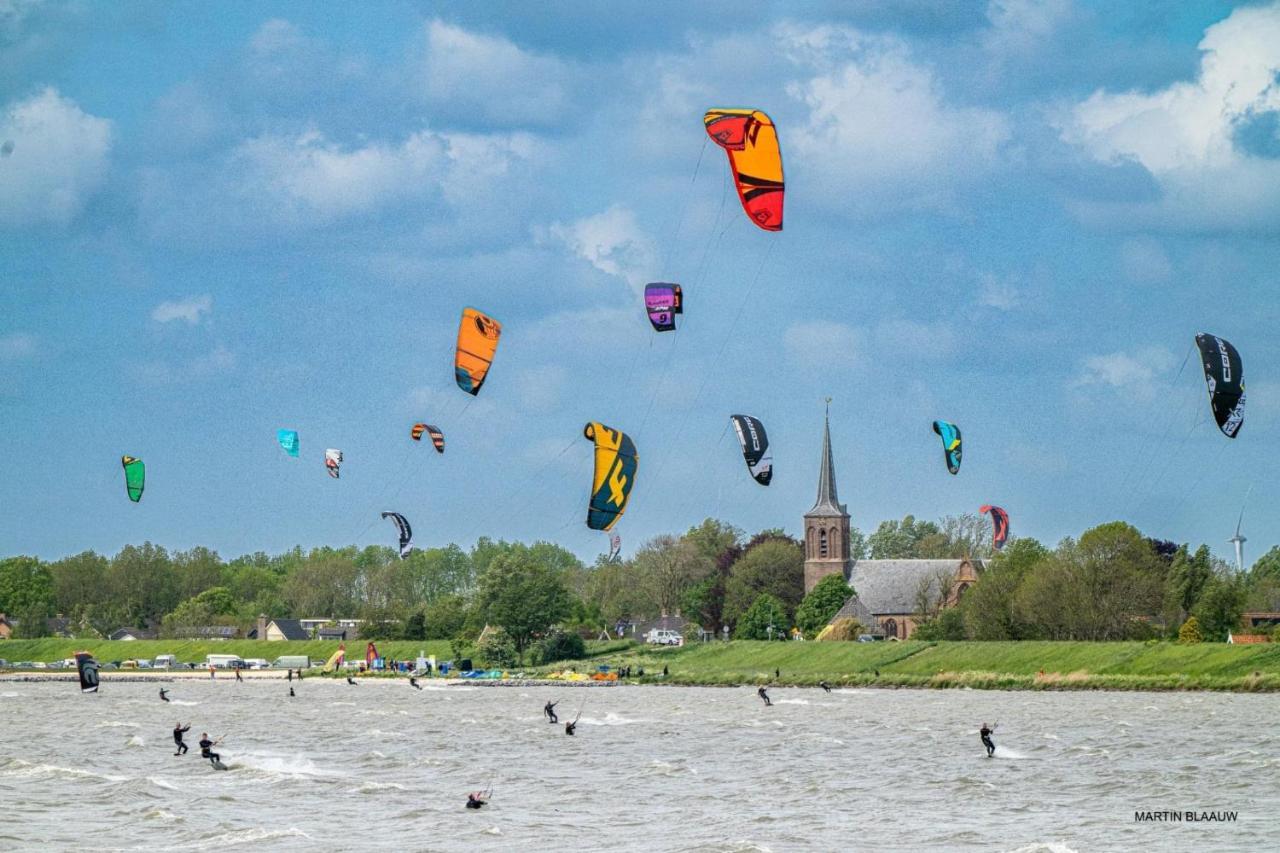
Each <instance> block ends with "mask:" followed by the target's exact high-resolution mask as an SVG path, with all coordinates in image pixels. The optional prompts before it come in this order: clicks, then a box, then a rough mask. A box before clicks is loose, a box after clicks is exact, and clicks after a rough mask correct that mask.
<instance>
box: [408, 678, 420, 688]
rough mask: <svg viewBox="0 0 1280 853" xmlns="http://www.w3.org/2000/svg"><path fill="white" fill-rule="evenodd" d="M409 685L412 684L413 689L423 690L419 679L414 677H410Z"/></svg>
mask: <svg viewBox="0 0 1280 853" xmlns="http://www.w3.org/2000/svg"><path fill="white" fill-rule="evenodd" d="M409 684H410V686H412V687H416V688H418V689H419V690H421V689H422V685H421V684H419V683H418V679H416V678H414V677H413V676H412V675H411V676H409Z"/></svg>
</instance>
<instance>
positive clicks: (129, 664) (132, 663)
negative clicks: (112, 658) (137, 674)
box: [120, 660, 138, 669]
mask: <svg viewBox="0 0 1280 853" xmlns="http://www.w3.org/2000/svg"><path fill="white" fill-rule="evenodd" d="M120 668H121V669H137V668H138V662H137V661H136V660H127V661H122V662H121V664H120Z"/></svg>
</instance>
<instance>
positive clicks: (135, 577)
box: [101, 542, 182, 627]
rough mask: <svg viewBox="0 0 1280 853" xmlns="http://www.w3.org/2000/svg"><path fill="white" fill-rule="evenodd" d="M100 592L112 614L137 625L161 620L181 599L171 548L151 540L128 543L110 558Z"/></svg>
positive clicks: (126, 622)
mask: <svg viewBox="0 0 1280 853" xmlns="http://www.w3.org/2000/svg"><path fill="white" fill-rule="evenodd" d="M101 592H102V595H103V598H104V599H105V600H106V602H107V603H108V605H109V609H110V610H111V612H112V615H114V616H116V617H117V618H118V619H119V620H120V621H121V622H124V623H125V624H128V625H138V626H146V625H150V624H153V623H156V622H159V621H160V619H161V618H162V617H163V616H164V615H165V614H166V613H169V612H170V611H171V610H173V609H174V608H175V607H177V606H178V602H179V601H181V600H182V596H181V594H180V593H179V591H178V583H177V577H176V575H175V574H174V572H173V562H172V561H171V560H170V559H169V552H168V551H166V550H165V549H164V548H161V547H160V546H158V545H152V544H151V543H150V542H144V543H142V545H140V546H138V545H126V546H125V547H124V548H121V549H120V553H118V554H116V555H115V556H114V557H112V558H111V566H110V568H108V570H107V577H106V582H105V583H104V584H103V587H102V590H101ZM113 627H118V626H113Z"/></svg>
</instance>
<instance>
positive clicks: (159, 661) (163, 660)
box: [152, 655, 178, 669]
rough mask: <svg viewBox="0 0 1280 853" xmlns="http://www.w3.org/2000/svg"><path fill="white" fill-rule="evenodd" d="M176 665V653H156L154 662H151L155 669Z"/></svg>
mask: <svg viewBox="0 0 1280 853" xmlns="http://www.w3.org/2000/svg"><path fill="white" fill-rule="evenodd" d="M177 665H178V656H177V655H156V660H155V663H153V664H152V666H154V667H155V668H156V669H172V668H174V667H176V666H177Z"/></svg>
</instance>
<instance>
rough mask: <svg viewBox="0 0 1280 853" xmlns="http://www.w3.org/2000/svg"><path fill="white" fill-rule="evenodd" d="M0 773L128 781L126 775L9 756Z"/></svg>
mask: <svg viewBox="0 0 1280 853" xmlns="http://www.w3.org/2000/svg"><path fill="white" fill-rule="evenodd" d="M0 775H3V776H14V777H18V778H40V777H46V778H48V777H58V776H62V777H71V778H81V779H100V780H102V781H103V782H128V781H129V777H128V776H116V775H114V774H111V773H96V772H94V771H92V770H85V769H83V768H80V767H62V766H60V765H57V764H33V763H31V762H30V761H23V760H22V759H21V758H10V759H9V760H8V761H6V762H4V763H3V764H0Z"/></svg>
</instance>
